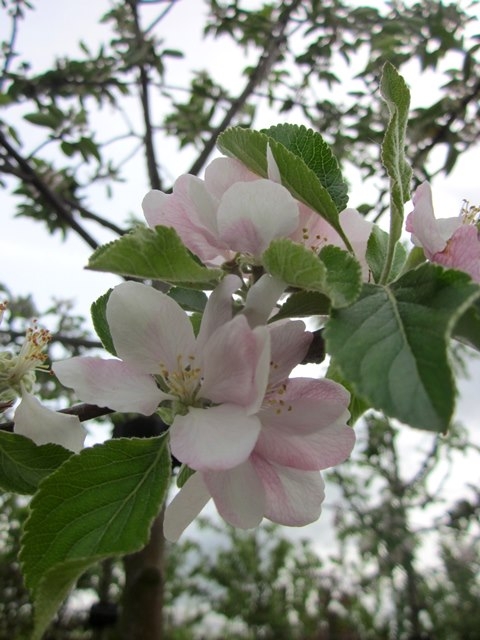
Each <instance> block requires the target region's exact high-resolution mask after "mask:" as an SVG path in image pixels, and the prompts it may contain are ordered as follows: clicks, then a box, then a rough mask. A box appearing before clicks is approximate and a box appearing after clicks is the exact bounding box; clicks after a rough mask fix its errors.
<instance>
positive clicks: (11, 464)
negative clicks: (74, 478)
mask: <svg viewBox="0 0 480 640" xmlns="http://www.w3.org/2000/svg"><path fill="white" fill-rule="evenodd" d="M71 455H72V452H71V451H68V450H67V449H64V448H63V447H60V446H59V445H57V444H44V445H41V446H37V445H36V444H34V442H32V440H30V438H25V437H24V436H21V435H19V434H17V433H7V432H5V431H0V487H1V488H2V489H4V490H5V491H10V492H12V493H20V494H25V495H31V494H33V493H35V491H36V490H37V489H38V485H39V484H40V481H41V480H43V479H44V478H46V477H47V476H49V475H50V474H51V473H53V472H54V471H55V470H56V469H57V468H58V467H59V466H60V465H61V464H63V463H64V462H65V460H68V458H69V457H70V456H71Z"/></svg>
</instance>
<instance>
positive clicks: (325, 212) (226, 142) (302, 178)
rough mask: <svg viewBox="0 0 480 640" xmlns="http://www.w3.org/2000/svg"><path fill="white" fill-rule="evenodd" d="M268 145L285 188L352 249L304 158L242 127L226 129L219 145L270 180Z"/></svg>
mask: <svg viewBox="0 0 480 640" xmlns="http://www.w3.org/2000/svg"><path fill="white" fill-rule="evenodd" d="M267 145H270V149H271V152H272V155H273V157H274V159H275V162H276V164H277V166H278V169H279V171H280V176H281V179H282V184H283V186H284V187H286V188H287V189H288V190H289V191H290V193H291V194H292V196H293V197H294V198H297V200H300V201H301V202H303V203H305V204H306V205H307V206H308V207H310V208H311V209H313V210H314V211H316V212H317V213H319V214H320V215H321V217H322V218H324V219H325V220H326V221H327V222H329V223H330V224H331V225H332V227H333V228H334V229H335V230H336V231H337V232H338V233H339V235H340V236H341V238H342V239H343V241H344V242H345V244H346V246H347V247H349V246H350V244H349V241H348V238H347V237H346V236H345V234H344V232H343V230H342V228H341V226H340V222H339V218H338V211H337V207H336V205H335V202H334V201H333V199H332V197H331V195H330V194H329V193H328V191H327V189H326V188H325V187H324V186H323V185H322V183H321V182H320V180H319V179H318V177H317V176H316V175H315V173H314V172H313V171H312V169H310V168H309V167H308V166H307V165H306V164H305V162H304V161H303V160H302V158H300V157H299V156H297V155H295V154H294V153H292V152H291V151H289V150H288V149H287V148H286V147H284V146H283V144H281V143H280V142H277V141H276V140H274V139H273V138H269V137H268V136H267V135H266V134H264V133H260V132H259V131H252V130H250V129H243V128H241V127H233V128H231V129H227V130H226V131H224V132H223V133H222V134H220V136H219V137H218V141H217V146H218V148H219V149H220V151H221V152H222V153H224V154H225V155H228V156H231V157H234V158H237V159H238V160H240V162H242V163H243V164H244V165H245V166H246V167H248V168H249V169H250V170H251V171H253V172H254V173H256V174H258V175H259V176H262V177H263V178H267V177H268V166H267Z"/></svg>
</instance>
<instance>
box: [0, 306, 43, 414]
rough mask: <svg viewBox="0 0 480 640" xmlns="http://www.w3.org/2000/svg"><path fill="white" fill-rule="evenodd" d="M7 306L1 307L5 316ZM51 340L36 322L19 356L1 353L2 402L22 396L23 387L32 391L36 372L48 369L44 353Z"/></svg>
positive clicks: (0, 398) (29, 330)
mask: <svg viewBox="0 0 480 640" xmlns="http://www.w3.org/2000/svg"><path fill="white" fill-rule="evenodd" d="M5 306H6V305H5V304H2V305H1V308H0V313H2V314H3V311H4V310H5ZM50 340H51V334H50V332H49V331H47V329H42V328H40V327H38V325H37V320H34V321H33V326H32V327H29V328H28V329H27V333H26V336H25V342H24V343H23V345H22V347H21V348H20V352H19V353H18V355H13V354H11V353H8V352H4V353H0V400H2V401H8V400H11V399H13V398H14V397H16V396H17V395H20V394H21V392H22V387H23V388H24V389H25V390H26V391H31V390H32V387H33V384H34V382H35V371H36V370H39V369H45V368H46V365H45V364H44V363H45V360H46V359H47V355H46V354H45V353H43V351H44V349H45V347H46V346H47V344H48V343H49V342H50Z"/></svg>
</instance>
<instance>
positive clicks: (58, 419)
mask: <svg viewBox="0 0 480 640" xmlns="http://www.w3.org/2000/svg"><path fill="white" fill-rule="evenodd" d="M14 432H15V433H19V434H20V435H22V436H26V437H27V438H30V440H33V442H35V444H38V445H40V444H48V443H50V442H51V443H54V444H59V445H61V446H62V447H65V449H70V451H73V452H75V453H78V452H79V451H81V450H82V448H83V445H84V442H85V437H86V435H87V431H86V429H85V427H84V426H83V425H82V423H81V422H80V420H79V419H78V417H77V416H70V415H67V414H65V413H58V412H57V411H51V410H50V409H47V408H46V407H44V406H43V405H42V404H41V403H40V402H39V401H38V400H37V398H35V396H33V395H31V394H30V393H27V392H23V393H22V400H21V402H20V404H19V405H18V407H17V409H16V411H15V425H14Z"/></svg>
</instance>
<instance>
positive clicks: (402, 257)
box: [366, 225, 407, 283]
mask: <svg viewBox="0 0 480 640" xmlns="http://www.w3.org/2000/svg"><path fill="white" fill-rule="evenodd" d="M388 243H389V235H388V233H387V232H386V231H383V229H380V227H377V225H373V228H372V233H371V234H370V237H369V238H368V243H367V253H366V259H367V263H368V266H369V267H370V271H371V274H372V278H373V281H374V282H377V283H378V282H380V279H381V277H382V272H383V268H384V265H385V261H386V259H387V253H388ZM406 259H407V250H406V249H405V247H404V246H403V244H401V243H400V242H397V244H396V245H395V251H394V254H393V261H392V267H391V269H390V274H389V280H395V278H396V277H397V276H398V275H400V273H401V271H402V268H403V267H404V265H405V261H406Z"/></svg>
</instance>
